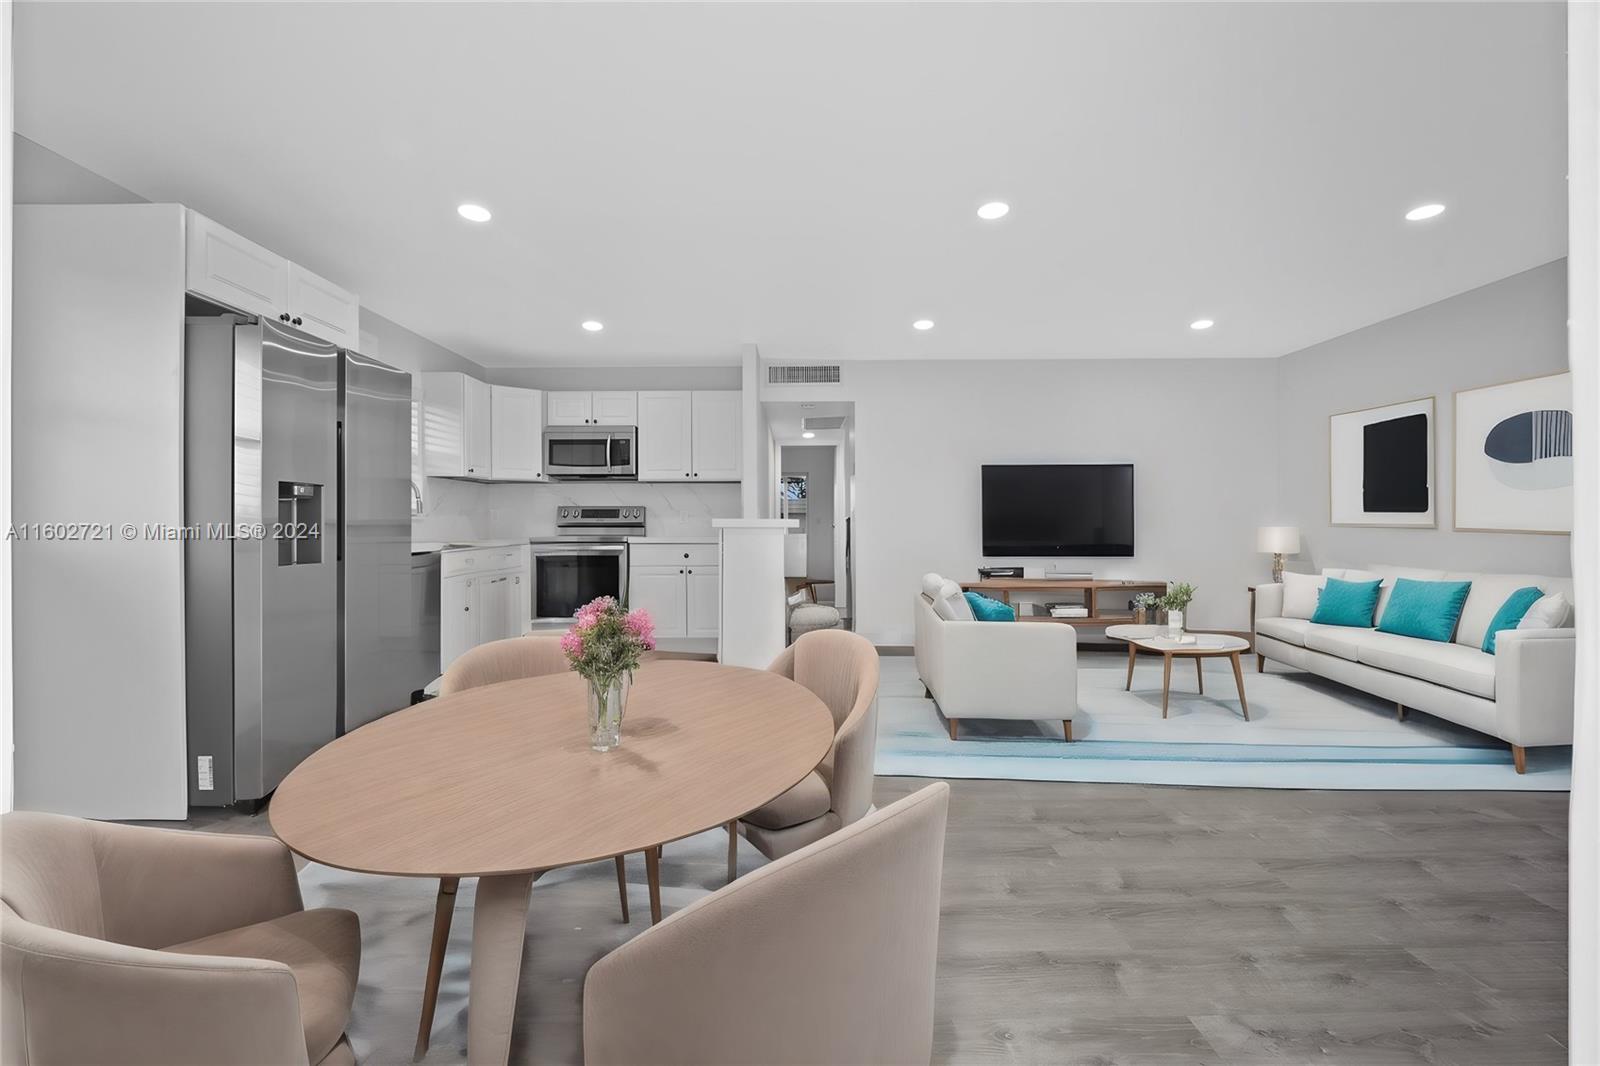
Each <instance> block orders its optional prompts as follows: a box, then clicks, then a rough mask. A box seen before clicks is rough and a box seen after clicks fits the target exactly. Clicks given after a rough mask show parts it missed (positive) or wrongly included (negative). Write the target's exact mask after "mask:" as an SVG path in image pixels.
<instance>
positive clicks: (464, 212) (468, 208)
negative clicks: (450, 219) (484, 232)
mask: <svg viewBox="0 0 1600 1066" xmlns="http://www.w3.org/2000/svg"><path fill="white" fill-rule="evenodd" d="M456 214H458V215H460V216H461V217H462V218H464V219H466V220H467V221H468V222H487V221H489V219H491V218H493V217H494V216H493V215H491V214H489V209H488V208H487V207H482V206H480V205H478V204H462V205H461V206H460V207H458V208H456Z"/></svg>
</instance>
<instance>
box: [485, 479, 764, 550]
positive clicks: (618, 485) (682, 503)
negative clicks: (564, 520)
mask: <svg viewBox="0 0 1600 1066" xmlns="http://www.w3.org/2000/svg"><path fill="white" fill-rule="evenodd" d="M488 488H489V530H490V532H489V536H493V537H522V536H529V537H548V536H551V535H553V534H554V533H555V532H556V508H557V507H572V506H578V507H640V506H642V507H644V508H645V522H646V525H645V533H646V534H647V535H648V536H652V537H711V536H713V531H712V528H711V520H712V519H713V518H737V517H738V516H739V506H740V500H739V486H738V484H737V483H727V484H723V483H714V484H702V485H678V484H672V483H660V482H644V481H555V482H551V483H549V484H547V485H492V486H488Z"/></svg>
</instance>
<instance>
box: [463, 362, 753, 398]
mask: <svg viewBox="0 0 1600 1066" xmlns="http://www.w3.org/2000/svg"><path fill="white" fill-rule="evenodd" d="M486 378H487V380H488V381H489V382H490V383H492V384H495V385H515V386H517V387H519V388H524V389H552V390H555V391H557V392H560V391H562V390H583V389H626V390H629V391H632V390H634V389H737V388H739V386H740V370H739V367H737V366H527V367H491V368H490V369H489V370H488V372H487V375H486Z"/></svg>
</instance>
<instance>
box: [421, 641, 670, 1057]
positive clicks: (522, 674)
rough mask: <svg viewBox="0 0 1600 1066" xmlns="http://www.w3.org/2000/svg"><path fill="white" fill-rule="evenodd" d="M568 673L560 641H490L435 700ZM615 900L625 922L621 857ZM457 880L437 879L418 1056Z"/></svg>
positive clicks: (463, 662) (459, 663)
mask: <svg viewBox="0 0 1600 1066" xmlns="http://www.w3.org/2000/svg"><path fill="white" fill-rule="evenodd" d="M571 668H572V666H571V664H570V663H568V662H567V655H566V652H564V651H562V650H561V638H560V637H559V636H531V635H529V636H521V637H510V638H508V639H506V640H493V641H490V642H489V643H487V644H479V645H478V646H477V647H475V648H471V649H469V650H468V651H466V652H463V653H462V654H461V655H459V656H457V657H456V660H455V662H453V663H451V664H450V668H449V669H447V670H446V671H445V672H444V677H443V678H441V679H440V681H439V695H440V696H452V695H455V694H456V693H458V692H466V691H467V690H469V689H474V688H481V687H482V686H484V685H496V684H499V683H500V682H502V681H517V680H520V679H522V678H528V677H544V676H546V675H548V674H559V673H565V672H566V671H567V670H570V669H571ZM616 864H617V896H618V898H619V899H620V900H621V902H622V920H623V921H624V922H627V921H631V920H632V919H630V918H629V916H628V867H627V863H626V862H625V861H624V859H623V856H621V855H618V856H616ZM646 874H647V876H648V877H650V878H652V880H651V881H650V898H651V900H652V901H655V900H658V899H659V898H660V895H661V888H660V871H659V867H658V866H656V865H654V864H651V863H646ZM460 883H461V879H460V878H458V877H443V878H440V879H439V895H438V897H437V898H436V899H435V901H434V908H433V942H432V944H431V945H430V946H429V948H428V974H427V979H426V981H425V983H424V984H423V989H422V1017H421V1019H420V1020H419V1021H418V1023H417V1056H418V1057H419V1058H420V1057H421V1056H422V1055H423V1054H424V1053H426V1052H427V1050H428V1043H429V1040H430V1039H431V1035H432V1033H433V1014H434V1008H435V1006H436V1005H437V1004H438V1001H439V982H440V980H441V979H442V978H443V976H444V955H445V948H446V946H447V945H448V944H449V941H450V922H451V919H452V918H454V916H455V907H456V890H457V889H458V888H459V887H460Z"/></svg>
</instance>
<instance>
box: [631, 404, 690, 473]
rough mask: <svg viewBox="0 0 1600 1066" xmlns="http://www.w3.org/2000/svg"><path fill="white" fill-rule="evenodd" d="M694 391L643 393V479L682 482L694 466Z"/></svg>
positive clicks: (641, 446) (641, 414) (640, 413)
mask: <svg viewBox="0 0 1600 1066" xmlns="http://www.w3.org/2000/svg"><path fill="white" fill-rule="evenodd" d="M690 396H691V393H689V392H687V391H680V392H641V393H639V480H640V481H682V480H684V479H685V478H687V477H689V476H690V474H692V473H693V471H692V470H691V469H690V465H691V458H690V449H691V435H690V430H689V419H690V412H691V401H690Z"/></svg>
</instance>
